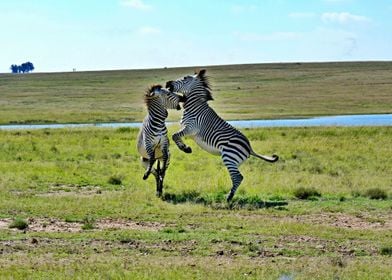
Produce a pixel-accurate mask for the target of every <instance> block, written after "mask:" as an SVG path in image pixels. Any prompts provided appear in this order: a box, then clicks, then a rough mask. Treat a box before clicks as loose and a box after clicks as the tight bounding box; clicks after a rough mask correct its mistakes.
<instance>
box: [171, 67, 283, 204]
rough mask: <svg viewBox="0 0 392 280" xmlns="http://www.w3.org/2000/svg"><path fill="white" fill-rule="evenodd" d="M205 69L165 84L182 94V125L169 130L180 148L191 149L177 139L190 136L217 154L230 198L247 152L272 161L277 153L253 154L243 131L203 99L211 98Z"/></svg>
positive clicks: (188, 150)
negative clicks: (228, 183)
mask: <svg viewBox="0 0 392 280" xmlns="http://www.w3.org/2000/svg"><path fill="white" fill-rule="evenodd" d="M205 73H206V70H201V71H199V73H197V74H195V75H193V76H185V77H184V78H182V79H178V80H175V81H169V82H167V84H166V87H167V88H169V90H170V91H172V92H179V93H182V94H184V100H185V102H184V114H183V116H182V119H181V126H182V129H181V130H180V131H178V132H176V133H175V134H173V140H174V142H175V143H176V145H177V146H178V147H179V148H180V149H181V150H182V151H184V152H186V153H191V152H192V149H191V148H190V147H189V146H187V145H185V144H184V142H183V141H182V139H181V138H182V137H184V136H191V137H192V138H193V139H194V140H195V141H196V143H197V144H198V145H199V146H200V147H201V148H203V149H204V150H206V151H208V152H210V153H212V154H216V155H221V157H222V160H223V163H224V164H225V166H226V167H227V169H228V171H229V173H230V177H231V180H232V188H231V191H230V193H229V195H228V196H227V200H228V201H230V200H231V199H232V198H233V196H234V194H235V192H236V190H237V188H238V187H239V185H240V184H241V182H242V180H243V176H242V175H241V173H240V171H239V170H238V167H239V166H240V165H241V163H242V162H244V161H245V160H246V159H247V158H249V156H250V155H253V156H256V157H258V158H261V159H263V160H265V161H268V162H275V161H277V160H278V158H279V157H278V156H276V155H273V156H272V157H268V156H264V155H258V154H256V153H255V152H254V151H253V150H252V148H251V146H250V143H249V140H248V139H247V138H246V137H245V135H243V134H242V133H241V132H240V131H239V130H237V129H236V128H234V127H233V126H231V125H230V124H229V123H227V122H226V121H225V120H223V119H222V118H221V117H219V116H218V115H217V113H216V112H215V111H214V110H213V109H212V108H211V107H210V106H209V105H208V103H207V101H209V100H213V98H212V94H211V89H210V86H209V83H208V80H207V77H206V76H205Z"/></svg>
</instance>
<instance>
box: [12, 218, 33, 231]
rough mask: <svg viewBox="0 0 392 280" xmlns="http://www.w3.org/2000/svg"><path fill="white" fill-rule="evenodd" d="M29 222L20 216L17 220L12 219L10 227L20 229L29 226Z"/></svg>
mask: <svg viewBox="0 0 392 280" xmlns="http://www.w3.org/2000/svg"><path fill="white" fill-rule="evenodd" d="M28 226H29V224H28V223H27V222H26V221H25V220H23V219H20V218H16V219H15V220H13V221H12V223H11V224H10V225H9V228H17V229H20V230H23V229H26V228H28Z"/></svg>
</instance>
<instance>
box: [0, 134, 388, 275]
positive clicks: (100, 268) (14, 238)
mask: <svg viewBox="0 0 392 280" xmlns="http://www.w3.org/2000/svg"><path fill="white" fill-rule="evenodd" d="M176 129H177V127H170V129H169V130H170V134H172V133H173V132H174V131H175V130H176ZM242 131H243V132H244V134H246V135H247V136H248V138H249V139H250V141H251V143H252V146H253V148H254V150H255V151H257V152H259V153H264V154H272V153H276V154H278V155H279V156H280V161H279V162H277V163H275V164H268V163H265V162H262V161H261V160H259V159H257V158H250V159H249V160H248V161H246V162H245V163H244V164H243V165H242V166H241V171H242V173H243V175H244V181H243V183H242V185H241V186H240V188H239V189H238V191H237V194H236V196H235V199H234V201H233V204H231V205H230V204H226V203H225V202H224V199H225V195H226V194H227V193H228V192H229V189H230V179H229V175H228V173H227V171H226V169H225V167H224V166H223V164H222V163H221V160H220V158H219V157H214V156H212V155H209V154H207V153H206V152H204V151H202V150H201V149H200V148H198V147H197V146H196V145H195V143H194V142H193V141H191V140H190V139H186V142H187V144H189V145H190V146H191V147H192V149H193V153H192V154H185V153H182V152H181V151H179V150H178V149H177V148H176V147H175V145H174V144H172V145H171V155H172V156H171V164H170V166H169V169H168V171H167V176H166V179H165V184H164V195H163V198H162V199H160V198H157V197H156V196H155V181H154V179H153V178H150V179H148V180H146V181H144V180H143V179H142V177H143V173H144V170H143V168H142V166H141V164H140V163H139V156H138V155H137V153H136V148H135V146H136V135H137V130H135V129H126V130H124V129H97V128H95V129H87V128H86V129H55V130H33V131H0V159H1V160H0V174H1V176H0V252H1V254H0V267H1V270H0V278H6V279H7V278H13V279H25V278H32V279H42V278H50V279H53V278H55V279H70V278H78V279H91V278H115V279H127V278H137V279H201V278H202V279H222V278H223V279H245V278H246V279H279V277H282V276H283V275H286V276H290V277H291V276H292V277H294V279H333V278H339V279H390V267H391V265H392V260H391V257H390V248H391V242H392V235H391V224H390V221H391V219H392V206H391V205H392V204H391V198H390V197H391V193H390V190H391V188H390V187H391V182H392V175H391V172H390V170H392V150H391V149H390V139H392V128H390V127H374V128H373V127H366V128H365V127H363V128H362V127H358V128H333V127H331V128H268V129H244V130H242ZM111 178H118V179H121V184H113V182H111ZM300 187H302V188H305V190H309V189H310V190H315V191H316V192H317V193H320V194H322V196H321V197H318V198H317V200H299V199H297V198H296V197H295V195H294V191H295V190H297V189H298V188H300ZM369 189H380V190H384V191H385V192H386V193H387V195H388V197H386V198H385V199H370V198H369V197H365V196H364V195H359V196H358V195H355V194H357V193H358V194H365V193H366V192H367V191H368V190H369ZM306 193H308V192H306ZM342 197H344V199H342ZM14 217H20V218H21V219H25V220H27V219H28V220H29V227H28V228H27V229H26V231H25V232H22V231H18V230H15V229H10V228H9V227H8V226H9V224H10V223H11V222H12V220H13V219H14ZM30 221H31V222H30ZM38 224H41V225H42V226H41V227H39V226H38ZM109 225H111V226H109ZM54 226H57V227H55V228H53V227H54ZM388 277H389V278H388Z"/></svg>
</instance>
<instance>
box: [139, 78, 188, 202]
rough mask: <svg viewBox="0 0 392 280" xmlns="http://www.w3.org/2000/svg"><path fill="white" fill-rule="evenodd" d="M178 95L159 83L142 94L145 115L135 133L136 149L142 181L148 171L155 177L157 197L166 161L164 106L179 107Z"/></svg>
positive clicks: (178, 108) (167, 150)
mask: <svg viewBox="0 0 392 280" xmlns="http://www.w3.org/2000/svg"><path fill="white" fill-rule="evenodd" d="M180 98H181V97H180V96H179V95H177V94H175V93H172V92H170V91H168V90H167V89H163V88H162V86H161V85H156V86H152V87H151V88H150V89H148V90H147V92H146V94H145V96H144V102H145V104H146V106H147V111H148V114H147V116H146V117H145V119H144V121H143V126H142V128H141V129H140V132H139V136H138V141H137V149H138V151H139V154H140V156H141V162H142V164H143V166H144V167H145V168H146V172H145V173H144V176H143V180H146V179H147V178H148V176H149V175H150V174H151V173H152V174H153V175H154V176H155V179H156V185H157V195H158V196H161V195H162V188H163V179H164V177H165V173H166V170H167V168H168V166H169V161H170V154H169V139H168V137H167V128H166V125H165V119H166V118H167V116H168V113H167V109H177V110H180V109H181V107H180V105H179V102H180ZM155 161H158V163H157V168H156V169H155V168H154V167H153V165H154V163H155ZM161 161H162V169H161V167H160V162H161Z"/></svg>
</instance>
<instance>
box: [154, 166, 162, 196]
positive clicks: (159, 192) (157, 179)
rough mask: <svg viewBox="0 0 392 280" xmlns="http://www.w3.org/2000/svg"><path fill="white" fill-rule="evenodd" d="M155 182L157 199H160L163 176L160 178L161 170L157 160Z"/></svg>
mask: <svg viewBox="0 0 392 280" xmlns="http://www.w3.org/2000/svg"><path fill="white" fill-rule="evenodd" d="M154 175H155V174H154ZM155 180H156V184H157V197H161V196H162V189H163V176H162V170H161V167H160V161H159V160H158V162H157V168H156V175H155Z"/></svg>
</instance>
